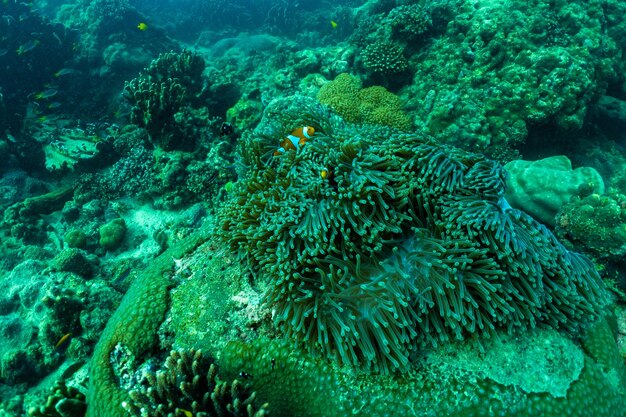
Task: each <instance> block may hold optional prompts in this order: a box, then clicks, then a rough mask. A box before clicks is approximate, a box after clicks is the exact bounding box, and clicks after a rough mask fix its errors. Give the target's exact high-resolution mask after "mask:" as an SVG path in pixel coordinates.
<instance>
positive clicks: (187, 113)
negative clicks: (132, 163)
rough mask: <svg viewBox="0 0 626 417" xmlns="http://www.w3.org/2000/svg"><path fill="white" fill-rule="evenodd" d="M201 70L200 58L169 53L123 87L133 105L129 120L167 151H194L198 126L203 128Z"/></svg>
mask: <svg viewBox="0 0 626 417" xmlns="http://www.w3.org/2000/svg"><path fill="white" fill-rule="evenodd" d="M204 68H205V62H204V60H203V59H202V58H201V57H200V56H199V55H196V54H194V53H192V52H190V51H188V50H185V51H183V52H181V53H174V52H169V53H166V54H161V55H159V57H158V58H157V59H155V60H154V61H152V63H151V64H150V66H149V67H148V68H147V69H146V70H145V71H144V72H142V73H141V74H139V77H137V78H135V79H133V80H131V81H130V82H128V83H126V86H125V87H124V92H125V97H126V99H127V100H128V101H129V102H130V103H131V104H132V106H133V108H132V113H131V121H132V122H133V123H135V124H137V125H138V126H142V127H145V128H146V129H147V130H148V133H149V134H150V137H151V139H152V141H153V142H154V143H156V144H158V145H159V146H161V147H162V148H164V149H166V150H171V149H184V150H189V149H191V148H193V146H194V144H195V139H196V136H197V128H198V126H202V125H206V112H207V109H206V107H205V105H206V103H205V102H204V101H205V100H206V92H207V89H206V83H205V80H204V79H203V77H202V72H203V71H204Z"/></svg>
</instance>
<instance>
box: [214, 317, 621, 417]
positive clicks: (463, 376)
mask: <svg viewBox="0 0 626 417" xmlns="http://www.w3.org/2000/svg"><path fill="white" fill-rule="evenodd" d="M597 326H599V327H598V329H597V328H596V327H595V326H594V327H593V328H591V329H590V330H589V335H588V336H586V337H585V339H584V344H585V345H586V346H588V347H589V348H588V349H585V350H583V349H581V348H580V347H579V346H577V345H576V344H575V343H573V342H572V341H571V340H568V339H567V338H566V337H565V336H563V335H562V334H559V332H557V331H554V330H535V331H529V332H526V333H522V334H518V335H506V334H501V333H499V334H498V336H497V337H495V338H490V339H483V340H481V341H465V342H461V343H451V344H446V345H444V346H442V347H440V348H439V349H437V350H434V351H430V352H426V353H423V356H424V358H423V360H418V361H416V363H414V364H413V368H412V372H410V373H408V374H403V375H398V374H396V375H372V374H361V373H359V374H357V375H352V374H349V373H346V372H344V371H342V370H341V369H336V368H333V367H329V366H327V365H326V364H324V363H323V361H321V360H320V358H316V357H312V356H311V355H306V354H304V353H303V352H301V351H299V350H297V349H294V348H289V347H287V346H285V345H284V344H283V343H281V342H279V341H276V340H274V341H272V340H267V339H264V338H259V339H257V340H255V341H253V342H247V343H244V342H237V343H231V344H229V345H227V346H226V347H225V349H224V350H223V356H222V360H221V364H222V371H223V372H224V373H225V374H227V375H238V374H239V373H241V372H245V373H247V374H249V375H250V377H251V379H250V381H251V386H252V389H254V390H256V392H257V394H258V395H259V398H260V399H262V400H263V401H268V402H270V403H271V404H272V415H274V416H279V417H289V416H299V417H315V416H325V417H334V416H337V417H343V416H345V415H348V414H350V415H354V416H363V417H365V416H393V417H396V416H441V417H453V416H464V417H465V416H468V417H487V416H494V415H506V416H513V417H530V416H537V415H541V416H544V417H558V416H564V415H567V416H576V417H589V416H599V417H600V416H602V417H620V416H622V415H624V412H626V406H625V405H624V404H625V403H624V400H625V399H626V393H625V392H624V382H623V379H619V377H620V376H621V375H623V371H624V365H623V364H622V363H621V360H620V358H619V355H615V352H611V351H610V349H606V346H609V345H610V344H613V346H614V339H613V337H612V336H611V335H610V333H609V332H606V325H605V324H604V323H603V322H602V321H600V322H599V323H598V325H597ZM512 346H513V347H512ZM605 353H608V356H607V357H606V359H602V358H603V357H605V356H606V354H605ZM606 360H608V362H609V363H610V364H608V365H606V364H605V363H606ZM539 364H541V366H542V367H540V366H539ZM616 376H617V378H616ZM553 378H556V379H558V381H554V380H553ZM293 398H296V399H297V401H292V400H291V399H293ZM321 398H323V399H324V401H322V402H320V399H321ZM310 404H315V405H316V406H315V407H307V405H310Z"/></svg>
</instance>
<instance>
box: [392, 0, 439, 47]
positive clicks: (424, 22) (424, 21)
mask: <svg viewBox="0 0 626 417" xmlns="http://www.w3.org/2000/svg"><path fill="white" fill-rule="evenodd" d="M386 21H387V22H388V24H389V26H390V27H391V33H392V36H393V37H394V38H396V39H398V40H401V41H404V42H407V43H414V42H417V41H419V40H420V39H421V38H422V37H423V36H424V34H425V33H426V32H427V31H428V30H429V29H430V27H431V26H432V19H431V16H430V13H429V11H428V10H427V9H426V8H424V7H423V6H420V5H418V4H408V5H402V6H398V7H395V8H393V9H392V10H391V11H390V12H389V14H388V15H387V17H386Z"/></svg>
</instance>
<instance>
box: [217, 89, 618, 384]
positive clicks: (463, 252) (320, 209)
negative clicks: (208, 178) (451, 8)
mask: <svg viewBox="0 0 626 417" xmlns="http://www.w3.org/2000/svg"><path fill="white" fill-rule="evenodd" d="M302 124H304V125H310V126H313V127H315V129H316V134H315V136H314V138H313V139H311V140H309V141H308V142H307V143H306V146H303V147H302V148H301V149H300V150H299V151H293V152H288V153H286V154H284V155H282V156H281V157H279V158H276V157H271V156H270V157H269V158H270V159H268V155H271V154H272V151H273V149H275V148H276V146H277V144H278V143H279V142H280V140H281V138H282V137H283V136H284V135H285V133H286V132H289V131H291V130H293V129H294V128H295V127H297V126H299V125H302ZM241 143H242V147H241V150H242V154H243V162H244V164H245V165H246V166H247V167H248V170H247V171H246V172H245V173H244V178H243V179H242V180H240V181H239V183H238V186H237V187H236V189H235V190H234V194H235V195H234V198H233V200H232V201H231V202H230V203H229V204H228V205H227V206H226V207H225V208H224V210H223V211H222V214H221V217H222V228H223V230H224V233H223V235H224V238H225V239H226V241H227V242H228V243H229V244H230V246H231V248H232V249H233V250H234V251H237V252H238V253H240V254H241V256H242V257H243V258H244V259H245V260H246V262H247V263H248V265H249V267H250V268H251V270H252V272H253V273H254V276H255V277H256V279H257V280H258V281H259V282H262V283H264V284H265V285H267V290H266V293H265V296H264V299H265V303H266V304H267V305H268V306H269V307H270V308H272V309H273V315H274V319H275V322H276V324H277V325H278V327H279V328H280V329H281V330H282V331H284V332H285V334H286V335H287V336H288V337H290V338H292V339H293V340H295V341H298V342H299V343H302V344H303V345H304V346H306V347H307V348H308V349H309V350H310V351H321V352H323V353H324V355H325V356H327V357H332V358H335V359H336V360H338V361H339V362H341V363H343V364H350V365H354V366H358V367H361V368H365V369H373V370H378V371H381V372H383V373H384V372H388V371H390V370H394V369H401V370H405V369H407V367H408V364H409V358H410V357H411V355H413V354H415V353H416V352H417V351H418V350H419V349H421V348H430V347H433V346H438V345H440V344H442V343H446V342H449V341H450V340H455V339H457V340H462V339H465V338H467V337H471V336H476V335H489V334H492V333H494V332H496V331H497V330H498V329H504V330H506V331H507V332H513V331H515V330H519V329H524V328H534V327H537V326H540V325H541V326H549V327H553V328H560V329H567V330H568V331H571V332H575V331H577V330H578V329H579V327H581V326H583V325H584V324H585V323H587V322H588V321H589V320H591V319H593V318H594V317H597V316H598V315H599V314H600V313H601V311H602V308H603V307H604V306H605V305H606V304H607V303H608V299H607V295H606V292H605V289H604V286H603V284H602V282H601V281H600V278H599V276H598V274H597V273H596V272H595V270H594V269H593V266H592V265H591V263H590V262H589V261H588V260H586V259H585V258H584V257H582V256H580V255H578V254H575V253H572V252H569V251H567V250H566V249H565V248H564V247H563V246H562V245H561V244H560V243H559V242H558V241H557V240H556V238H555V237H554V236H553V235H552V234H551V233H550V232H549V231H548V230H547V229H546V228H545V227H543V226H542V225H541V224H539V223H537V222H536V221H535V220H533V219H532V218H531V217H530V216H528V215H526V214H525V213H523V212H520V211H518V210H515V209H511V208H510V207H509V206H508V205H507V204H506V203H505V200H504V198H503V196H504V188H505V184H504V171H503V168H502V166H500V165H499V164H497V163H495V162H493V161H490V160H487V159H485V158H484V157H483V156H481V155H477V154H471V153H467V152H464V151H461V150H458V149H453V148H446V147H442V146H439V145H437V144H435V143H434V142H433V141H432V140H431V139H429V138H428V137H426V136H424V135H420V134H398V133H395V132H394V131H392V130H390V129H388V128H381V127H376V126H359V127H358V128H357V127H352V126H348V125H346V124H345V123H344V122H343V120H341V119H340V118H338V117H336V116H333V115H331V114H329V113H327V111H326V110H325V109H323V108H319V107H316V106H315V105H313V104H311V103H308V104H307V102H306V101H304V100H303V99H286V100H278V101H275V102H273V104H272V105H270V106H269V107H268V109H267V110H266V112H265V114H264V119H263V121H262V123H261V124H260V125H259V127H258V129H257V130H256V131H254V132H248V133H246V134H244V136H243V137H242V140H241ZM324 170H325V171H326V172H327V173H329V174H328V175H321V174H320V173H321V172H322V171H324Z"/></svg>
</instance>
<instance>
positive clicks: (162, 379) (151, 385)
mask: <svg viewBox="0 0 626 417" xmlns="http://www.w3.org/2000/svg"><path fill="white" fill-rule="evenodd" d="M141 376H142V381H140V382H139V384H137V385H139V387H138V388H133V389H131V390H130V392H129V396H130V400H129V401H127V402H124V403H123V407H124V409H125V410H126V411H127V412H128V414H129V415H133V416H141V417H167V416H178V415H194V416H199V417H201V416H206V417H221V416H233V417H263V416H265V415H267V409H268V405H267V404H263V405H261V406H255V397H256V394H255V393H249V392H248V390H247V389H246V387H245V382H240V381H239V380H237V379H234V380H232V381H228V382H225V381H221V380H220V378H219V375H218V367H217V365H216V364H215V363H214V361H212V360H211V359H210V358H208V357H207V356H205V355H203V354H202V352H201V351H199V350H193V349H192V350H189V351H187V350H182V349H179V350H173V351H171V352H170V355H169V356H168V357H167V358H166V359H165V362H164V364H163V365H162V366H161V368H160V369H158V370H156V371H153V370H148V371H145V372H142V375H141Z"/></svg>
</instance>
